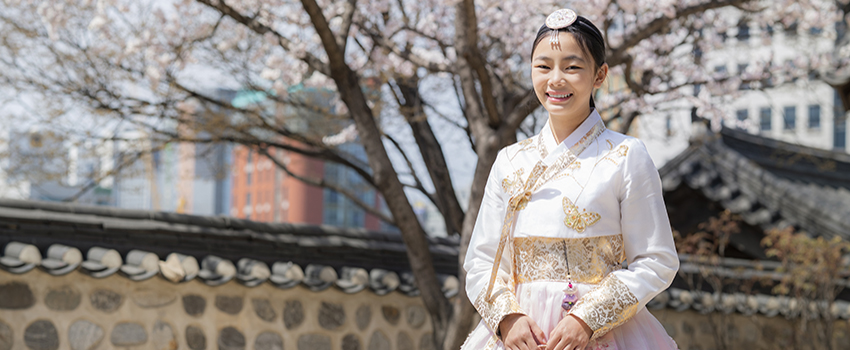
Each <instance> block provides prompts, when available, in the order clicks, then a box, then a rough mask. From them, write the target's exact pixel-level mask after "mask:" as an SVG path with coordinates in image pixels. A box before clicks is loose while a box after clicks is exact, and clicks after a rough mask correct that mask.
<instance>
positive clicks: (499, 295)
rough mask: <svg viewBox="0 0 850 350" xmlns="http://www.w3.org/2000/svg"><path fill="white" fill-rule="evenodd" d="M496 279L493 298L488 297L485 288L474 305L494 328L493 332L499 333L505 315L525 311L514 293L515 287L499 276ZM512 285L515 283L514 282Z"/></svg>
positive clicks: (482, 317)
mask: <svg viewBox="0 0 850 350" xmlns="http://www.w3.org/2000/svg"><path fill="white" fill-rule="evenodd" d="M495 280H496V282H495V283H494V287H493V295H492V298H488V297H487V290H486V289H485V290H483V291H481V293H480V294H479V295H478V298H476V299H475V304H474V305H475V310H478V314H479V315H481V319H483V320H484V323H486V324H487V326H489V327H490V329H491V330H493V333H498V332H499V323H500V322H502V319H504V318H505V316H507V315H510V314H524V312H522V309H521V308H520V307H519V302H517V300H516V295H514V292H513V289H512V288H510V287H509V284H508V283H507V282H505V280H503V279H501V278H498V277H496V278H495ZM510 285H513V283H511V284H510ZM488 299H489V300H488Z"/></svg>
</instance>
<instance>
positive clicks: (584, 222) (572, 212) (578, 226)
mask: <svg viewBox="0 0 850 350" xmlns="http://www.w3.org/2000/svg"><path fill="white" fill-rule="evenodd" d="M564 214H567V217H565V218H564V225H567V227H569V228H571V229H573V230H576V232H579V233H581V232H584V230H585V229H586V228H588V227H590V226H593V224H595V223H597V222H599V219H601V218H602V215H599V213H594V212H588V211H587V209H582V210H579V208H578V206H577V205H575V204H574V203H573V201H571V200H570V199H569V198H567V197H566V196H564Z"/></svg>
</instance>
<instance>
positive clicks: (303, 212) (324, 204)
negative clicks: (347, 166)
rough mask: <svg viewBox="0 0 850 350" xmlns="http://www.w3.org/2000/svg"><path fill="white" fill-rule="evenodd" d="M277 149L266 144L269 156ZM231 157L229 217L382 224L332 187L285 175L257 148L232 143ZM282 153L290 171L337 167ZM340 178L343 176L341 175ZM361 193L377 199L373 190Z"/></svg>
mask: <svg viewBox="0 0 850 350" xmlns="http://www.w3.org/2000/svg"><path fill="white" fill-rule="evenodd" d="M275 152H283V151H281V150H270V153H271V154H272V156H275V157H276V153H275ZM232 159H233V170H232V190H231V201H232V203H231V206H230V208H231V209H230V215H231V216H233V217H237V218H244V219H250V220H254V221H261V222H291V223H304V224H314V225H321V224H325V225H332V226H347V227H365V228H367V229H370V230H381V229H382V227H381V226H382V225H381V222H380V220H378V218H377V217H375V216H374V215H368V214H366V213H365V212H364V211H363V210H362V209H360V208H356V207H354V206H353V205H352V204H351V203H350V202H348V201H347V200H345V199H343V198H342V196H340V195H338V194H336V193H333V192H331V191H330V190H325V189H322V188H319V187H314V186H310V185H307V184H305V183H303V182H301V181H299V180H298V179H295V178H293V177H291V176H288V175H287V174H286V172H284V171H283V170H281V169H279V168H278V167H277V166H276V165H275V164H274V162H272V161H271V160H270V159H268V158H267V157H265V156H263V155H260V154H259V153H258V152H256V151H255V150H252V149H249V148H248V147H246V146H241V145H240V146H235V147H234V148H233V158H232ZM280 159H282V161H284V162H286V164H287V166H288V167H289V168H290V170H291V171H292V172H294V173H296V174H299V175H302V174H303V175H305V176H310V177H316V178H321V177H325V176H326V172H327V171H328V170H329V168H330V170H332V171H333V170H335V169H334V168H339V166H330V167H327V166H325V164H324V163H323V162H322V161H319V160H316V159H311V158H308V157H305V156H303V155H300V154H296V153H292V152H285V153H284V154H282V155H281V156H280ZM337 171H338V170H337ZM338 178H341V179H342V181H346V179H345V178H346V177H345V176H342V177H338ZM365 196H366V197H368V198H369V199H370V200H371V201H372V202H373V203H380V200H379V197H378V196H377V195H376V194H375V193H374V191H371V192H369V193H365ZM352 217H353V218H354V219H353V220H352V219H351V218H352ZM337 218H341V219H337ZM361 218H362V219H361Z"/></svg>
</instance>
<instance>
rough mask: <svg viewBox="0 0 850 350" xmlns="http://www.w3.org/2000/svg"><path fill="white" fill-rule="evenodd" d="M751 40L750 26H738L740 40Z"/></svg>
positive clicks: (741, 24)
mask: <svg viewBox="0 0 850 350" xmlns="http://www.w3.org/2000/svg"><path fill="white" fill-rule="evenodd" d="M749 38H750V26H748V25H747V23H746V22H741V23H740V24H738V40H741V41H743V40H747V39H749Z"/></svg>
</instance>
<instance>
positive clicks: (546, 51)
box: [532, 32, 587, 61]
mask: <svg viewBox="0 0 850 350" xmlns="http://www.w3.org/2000/svg"><path fill="white" fill-rule="evenodd" d="M585 56H586V55H585V52H584V50H582V48H581V45H580V44H579V43H578V41H577V40H576V39H575V37H574V36H573V34H572V33H567V32H560V33H558V43H557V44H553V43H552V42H551V41H550V40H548V39H543V40H541V41H540V43H538V44H537V47H536V48H535V49H534V56H533V57H532V60H538V59H543V60H566V59H571V60H575V59H577V60H581V61H587V58H586V57H585Z"/></svg>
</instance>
